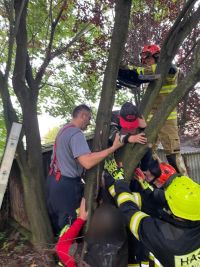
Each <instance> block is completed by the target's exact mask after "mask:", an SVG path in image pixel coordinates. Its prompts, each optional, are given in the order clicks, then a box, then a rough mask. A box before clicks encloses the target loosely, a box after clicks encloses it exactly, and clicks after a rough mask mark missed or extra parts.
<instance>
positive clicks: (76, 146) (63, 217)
mask: <svg viewBox="0 0 200 267" xmlns="http://www.w3.org/2000/svg"><path fill="white" fill-rule="evenodd" d="M90 119H91V109H90V108H89V107H88V106H86V105H84V104H83V105H79V106H77V107H76V108H75V109H74V110H73V113H72V120H71V122H70V123H69V124H66V125H65V126H64V127H63V128H62V129H60V131H59V132H58V135H57V137H56V140H55V143H54V150H53V155H52V162H51V168H50V175H49V176H48V177H47V183H46V184H47V207H48V211H49V215H50V219H51V222H52V226H53V229H54V232H55V234H58V233H59V232H60V230H61V229H62V228H63V227H64V226H65V225H66V224H71V223H72V222H73V221H74V220H75V219H76V209H77V208H78V207H79V205H80V200H81V197H82V193H83V190H82V189H83V186H82V183H81V174H82V172H83V170H84V169H90V168H92V167H93V166H95V165H96V164H98V163H99V162H101V161H102V160H103V159H105V158H106V157H107V156H108V155H110V154H111V153H113V152H114V151H115V150H117V149H118V148H119V147H121V146H122V143H121V142H120V140H119V135H117V136H116V138H115V140H114V142H113V145H112V146H111V147H109V148H107V149H105V150H102V151H99V152H93V153H91V151H90V149H89V147H88V144H87V142H86V139H85V136H84V134H83V132H82V131H84V130H86V129H87V126H88V125H89V124H90Z"/></svg>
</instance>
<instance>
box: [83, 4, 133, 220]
mask: <svg viewBox="0 0 200 267" xmlns="http://www.w3.org/2000/svg"><path fill="white" fill-rule="evenodd" d="M130 10H131V0H118V1H116V7H115V12H116V13H115V23H114V29H113V34H112V40H111V47H110V52H109V57H108V62H107V67H106V70H105V75H104V81H103V87H102V93H101V100H100V104H99V109H98V113H97V119H96V129H95V137H94V140H93V151H99V150H102V149H105V148H106V147H107V143H108V135H109V129H110V121H111V114H112V107H113V103H114V97H115V90H116V79H117V74H118V69H119V63H120V60H121V57H122V51H123V48H124V44H125V41H126V36H127V32H128V24H129V17H130ZM86 176H87V182H86V186H85V196H86V198H87V204H88V209H89V210H90V211H91V209H92V203H93V199H94V193H95V189H96V186H97V182H98V181H99V178H100V177H101V166H100V165H99V166H97V167H94V168H92V169H91V170H89V171H88V172H87V174H86ZM88 222H89V220H88Z"/></svg>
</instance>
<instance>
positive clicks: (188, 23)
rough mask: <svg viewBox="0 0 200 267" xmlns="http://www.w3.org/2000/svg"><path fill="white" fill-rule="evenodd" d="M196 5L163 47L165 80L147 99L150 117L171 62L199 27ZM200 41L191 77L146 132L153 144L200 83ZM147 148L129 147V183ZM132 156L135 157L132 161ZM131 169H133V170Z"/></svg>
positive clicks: (161, 66) (152, 87) (186, 10)
mask: <svg viewBox="0 0 200 267" xmlns="http://www.w3.org/2000/svg"><path fill="white" fill-rule="evenodd" d="M195 4H196V1H188V2H187V3H186V4H185V6H184V8H183V10H182V11H181V12H180V14H179V16H178V17H177V19H176V21H175V23H174V25H173V26H172V28H171V29H170V31H169V33H168V35H167V37H166V38H165V41H164V43H163V46H162V50H161V56H160V62H159V63H158V65H157V69H156V72H157V73H158V70H159V73H160V74H161V77H162V78H161V80H158V81H156V82H154V83H152V84H150V85H149V88H148V89H147V91H146V93H145V96H144V98H143V100H142V102H141V107H140V108H141V111H142V113H143V114H144V116H145V117H146V116H147V115H148V114H149V112H150V110H151V108H152V105H153V102H154V100H155V98H156V96H157V94H158V93H159V89H160V88H161V85H162V82H163V79H164V77H165V75H166V74H167V70H168V69H169V66H170V62H171V61H172V59H173V58H174V57H175V55H176V52H177V50H178V48H179V47H180V45H181V44H182V42H183V41H184V40H185V38H186V37H187V36H188V35H189V34H190V32H191V31H192V29H193V28H194V27H195V26H196V25H197V24H198V22H199V20H200V16H199V15H200V7H199V6H198V7H197V8H196V6H195ZM199 49H200V40H198V42H197V47H196V52H195V53H194V58H193V60H194V63H193V65H192V67H191V70H190V72H189V73H188V74H187V76H186V77H185V79H183V80H182V81H181V83H180V84H179V85H178V86H177V87H176V89H175V90H174V91H173V92H172V93H171V94H170V95H169V96H168V97H167V99H166V101H165V103H163V105H162V107H160V109H159V110H158V112H157V113H156V114H155V115H154V117H153V119H152V120H151V122H150V123H149V125H148V127H147V129H146V130H145V133H146V136H147V138H148V140H149V142H150V143H153V142H155V139H156V135H157V133H158V131H159V129H160V128H161V127H162V125H163V124H164V122H165V120H166V119H167V117H168V115H169V114H170V112H171V111H172V110H173V108H174V107H175V106H176V105H177V103H178V102H179V101H180V100H181V98H182V97H183V96H184V94H185V93H187V92H188V91H189V90H190V89H191V88H193V87H194V85H195V84H196V83H197V82H198V81H199V77H200V76H199V72H200V68H199V67H200V66H199V64H200V61H199V55H200V51H199ZM146 148H147V146H141V145H138V144H136V145H134V147H133V146H131V145H128V146H127V148H126V151H125V158H124V166H125V172H126V178H127V179H128V180H130V179H131V177H132V176H133V172H134V168H135V167H136V165H137V163H138V162H139V160H140V159H141V158H142V156H143V155H144V153H145V151H146ZM130 155H131V157H130ZM130 166H131V168H130Z"/></svg>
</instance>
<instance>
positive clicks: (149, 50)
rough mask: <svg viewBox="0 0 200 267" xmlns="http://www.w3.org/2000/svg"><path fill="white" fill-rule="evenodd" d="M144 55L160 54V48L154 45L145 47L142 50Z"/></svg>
mask: <svg viewBox="0 0 200 267" xmlns="http://www.w3.org/2000/svg"><path fill="white" fill-rule="evenodd" d="M142 53H151V55H152V56H153V55H154V54H158V53H160V46H158V45H156V44H153V45H145V46H144V47H143V49H142Z"/></svg>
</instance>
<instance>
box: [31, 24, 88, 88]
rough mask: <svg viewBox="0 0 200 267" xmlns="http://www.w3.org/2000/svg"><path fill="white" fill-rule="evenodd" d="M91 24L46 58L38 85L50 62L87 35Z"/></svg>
mask: <svg viewBox="0 0 200 267" xmlns="http://www.w3.org/2000/svg"><path fill="white" fill-rule="evenodd" d="M89 26H90V23H88V24H86V25H85V26H84V27H83V29H82V30H80V32H79V33H77V35H76V36H75V37H74V38H73V39H72V40H71V41H70V42H69V43H68V44H67V45H66V46H64V47H61V48H58V49H57V50H55V51H54V52H52V53H51V55H49V57H48V58H45V60H44V62H43V63H42V65H41V66H40V68H39V70H38V72H37V74H36V78H35V80H36V83H37V85H38V86H39V84H40V83H41V80H42V77H43V75H44V73H45V70H46V68H47V67H48V65H49V63H50V61H51V60H52V59H54V58H55V57H57V56H60V55H61V54H63V53H65V52H66V51H67V50H68V49H69V48H70V47H71V46H72V45H73V44H74V43H75V42H76V41H78V40H79V39H80V38H81V36H82V35H83V34H85V32H86V31H87V30H88V29H89V28H90V27H89Z"/></svg>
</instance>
